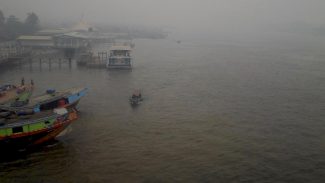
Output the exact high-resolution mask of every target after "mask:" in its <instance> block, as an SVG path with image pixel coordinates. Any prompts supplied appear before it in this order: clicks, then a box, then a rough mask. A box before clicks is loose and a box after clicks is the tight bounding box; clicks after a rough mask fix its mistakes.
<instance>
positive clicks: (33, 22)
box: [25, 12, 39, 34]
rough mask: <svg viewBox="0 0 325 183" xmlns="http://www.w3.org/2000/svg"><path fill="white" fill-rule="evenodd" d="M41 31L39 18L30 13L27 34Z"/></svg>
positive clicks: (27, 21)
mask: <svg viewBox="0 0 325 183" xmlns="http://www.w3.org/2000/svg"><path fill="white" fill-rule="evenodd" d="M38 30H39V19H38V16H37V15H36V14H35V13H34V12H31V13H28V14H27V18H26V20H25V31H26V33H29V34H30V33H34V32H36V31H38Z"/></svg>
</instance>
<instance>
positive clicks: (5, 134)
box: [0, 108, 77, 150]
mask: <svg viewBox="0 0 325 183" xmlns="http://www.w3.org/2000/svg"><path fill="white" fill-rule="evenodd" d="M0 119H1V121H0V147H1V149H3V150H10V149H20V148H28V147H31V146H35V145H39V144H43V143H45V142H47V141H49V140H51V139H54V138H55V137H56V136H57V135H59V134H60V133H61V132H62V131H63V130H64V129H65V128H66V127H67V126H68V125H69V124H71V123H72V121H74V120H76V119H77V112H76V110H74V109H69V110H67V109H65V108H59V109H54V110H53V111H45V112H40V113H37V114H33V115H24V116H14V115H9V116H6V117H2V118H0Z"/></svg>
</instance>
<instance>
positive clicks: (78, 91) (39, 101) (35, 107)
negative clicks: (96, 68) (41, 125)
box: [0, 88, 88, 115]
mask: <svg viewBox="0 0 325 183" xmlns="http://www.w3.org/2000/svg"><path fill="white" fill-rule="evenodd" d="M87 90H88V89H87V88H71V89H68V90H64V91H59V92H58V91H55V90H52V89H50V90H47V91H46V93H45V94H42V95H39V96H36V97H32V98H30V99H29V102H28V104H27V105H24V106H12V105H1V106H0V112H1V111H3V112H4V111H11V112H15V113H16V114H18V115H24V114H29V113H38V112H41V111H46V110H52V109H55V108H58V107H65V108H75V106H76V105H77V104H78V102H79V100H80V99H81V98H82V97H83V96H84V95H85V94H86V93H87Z"/></svg>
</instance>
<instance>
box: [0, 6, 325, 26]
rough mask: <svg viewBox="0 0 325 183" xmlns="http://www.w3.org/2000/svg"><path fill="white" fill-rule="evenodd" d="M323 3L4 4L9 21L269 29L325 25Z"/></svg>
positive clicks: (4, 10) (2, 8)
mask: <svg viewBox="0 0 325 183" xmlns="http://www.w3.org/2000/svg"><path fill="white" fill-rule="evenodd" d="M324 8H325V0H0V9H1V10H2V11H3V12H4V13H5V15H6V16H8V15H9V14H14V15H17V16H18V17H20V18H21V19H24V17H25V16H26V13H27V12H31V11H33V12H35V13H36V14H38V15H39V17H40V19H41V21H42V22H45V21H54V22H56V23H60V22H64V21H65V20H72V21H76V22H77V21H78V20H80V19H81V17H82V15H84V19H85V20H86V21H88V22H89V23H91V22H100V23H106V22H107V23H121V24H140V25H154V26H168V27H172V28H175V29H180V30H181V29H184V30H185V29H187V30H206V31H211V32H213V31H219V30H225V31H228V30H232V29H233V30H236V29H243V30H245V29H253V28H259V27H260V26H265V25H267V24H285V23H290V22H307V23H314V24H324V20H325V11H324Z"/></svg>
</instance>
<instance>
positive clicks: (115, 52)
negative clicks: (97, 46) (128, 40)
mask: <svg viewBox="0 0 325 183" xmlns="http://www.w3.org/2000/svg"><path fill="white" fill-rule="evenodd" d="M131 51H132V48H131V47H130V46H125V45H123V46H112V47H111V48H110V53H109V58H108V60H107V63H106V67H107V68H108V69H132V57H131Z"/></svg>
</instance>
